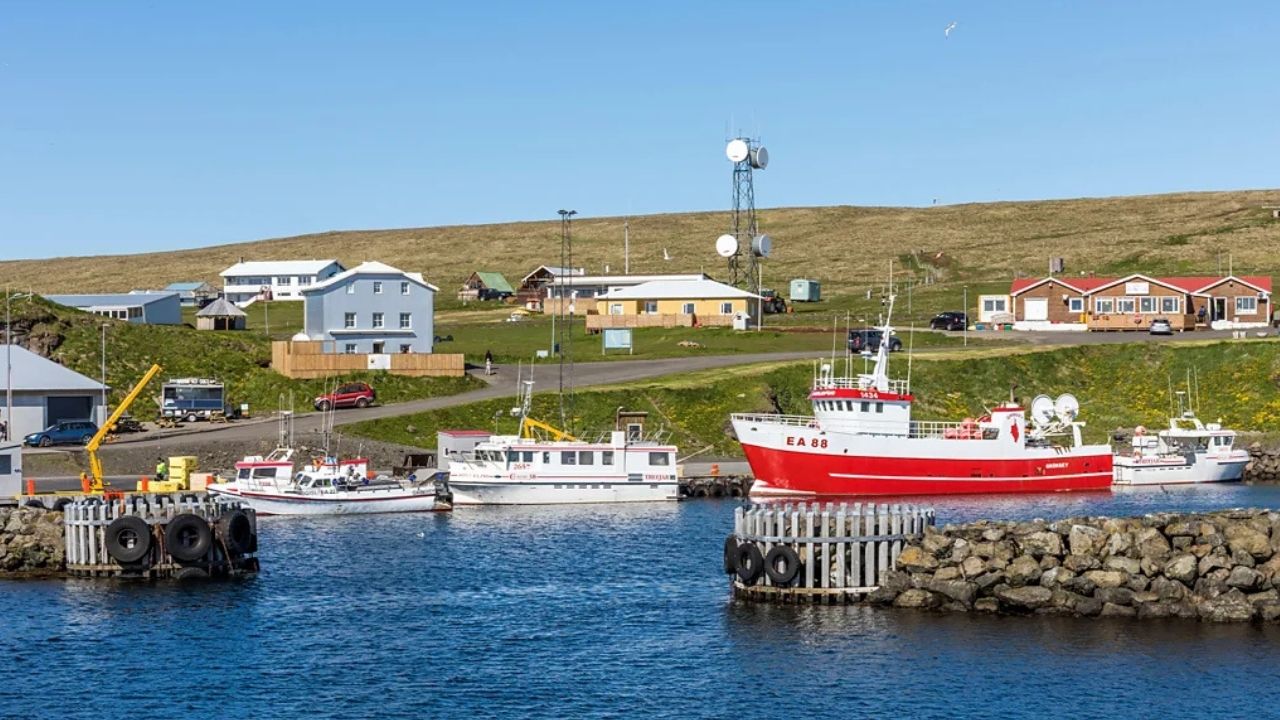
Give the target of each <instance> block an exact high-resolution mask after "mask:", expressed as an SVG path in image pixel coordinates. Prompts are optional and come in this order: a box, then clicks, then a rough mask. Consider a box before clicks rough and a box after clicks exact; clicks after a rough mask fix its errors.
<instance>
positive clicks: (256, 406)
mask: <svg viewBox="0 0 1280 720" xmlns="http://www.w3.org/2000/svg"><path fill="white" fill-rule="evenodd" d="M13 316H14V327H15V342H18V343H19V344H23V345H28V346H31V345H34V346H36V347H37V348H38V347H40V346H41V345H43V346H45V347H48V346H49V345H52V344H54V343H57V347H56V348H55V349H53V351H52V352H51V356H52V358H53V359H55V360H57V361H58V362H60V363H62V364H64V365H66V366H67V367H69V368H71V369H73V370H75V371H77V372H80V373H83V374H85V375H87V376H89V377H91V378H95V379H96V378H98V377H99V376H100V374H101V327H102V324H103V323H105V324H106V325H107V384H108V385H110V386H111V387H112V388H113V389H112V396H111V402H112V404H113V405H114V404H115V403H116V402H117V401H119V399H120V398H121V397H122V396H123V395H124V394H125V393H126V392H127V391H128V390H129V388H131V387H132V386H133V384H134V383H135V382H137V380H138V379H139V378H141V376H142V374H143V373H144V372H146V370H147V368H148V367H150V365H151V363H153V362H155V363H160V365H161V366H163V367H164V372H163V373H162V374H161V375H160V377H159V379H158V380H156V381H153V382H152V384H151V386H150V387H149V388H148V390H147V392H146V393H144V395H143V396H142V398H141V399H139V401H138V402H137V404H135V405H134V408H133V410H132V413H133V414H134V415H135V416H137V417H140V418H148V417H151V416H152V415H154V413H155V411H156V409H157V405H156V400H155V398H156V397H157V396H158V395H159V389H160V383H161V382H163V380H164V379H165V378H173V377H214V378H218V379H220V380H222V381H223V383H225V384H226V386H227V397H228V400H229V401H231V402H234V403H236V404H239V403H249V406H250V411H251V412H255V413H261V412H263V411H272V410H275V409H276V408H277V407H278V406H279V403H280V401H281V398H282V396H283V398H284V399H285V400H286V402H287V401H288V398H289V396H290V393H292V397H293V402H294V407H295V409H297V410H308V409H310V406H311V403H310V401H311V399H312V398H313V397H314V396H315V395H316V394H318V393H319V392H321V391H322V390H323V388H324V387H325V386H326V383H325V381H323V380H290V379H288V378H286V377H284V376H282V375H279V374H277V373H275V372H274V371H272V370H270V369H269V368H268V367H267V366H268V364H269V362H270V360H271V350H270V347H269V345H268V341H267V339H266V338H265V337H263V336H262V335H258V334H256V333H249V332H205V331H196V330H194V329H191V328H188V327H185V326H176V327H175V326H167V327H166V326H156V325H137V324H132V323H127V322H123V321H118V320H103V319H101V318H98V317H96V316H93V315H89V314H87V313H83V312H80V311H77V310H71V309H68V308H64V307H61V306H58V305H54V304H52V303H49V302H46V301H44V300H43V299H39V298H37V299H31V298H27V297H22V298H21V299H19V298H15V299H14V302H13ZM351 377H353V378H356V379H365V380H368V381H370V382H371V383H373V384H374V386H375V387H376V388H377V390H378V397H379V399H380V400H382V401H384V402H395V401H399V400H409V399H414V398H422V397H431V396H434V395H448V394H454V393H458V392H462V391H464V390H469V389H472V388H475V387H478V386H480V384H481V383H480V382H479V381H477V380H475V379H473V378H470V377H465V378H405V377H395V376H390V375H385V374H376V375H375V374H372V373H368V374H361V375H355V376H351ZM330 384H331V383H330Z"/></svg>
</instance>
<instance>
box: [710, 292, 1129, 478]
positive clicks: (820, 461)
mask: <svg viewBox="0 0 1280 720" xmlns="http://www.w3.org/2000/svg"><path fill="white" fill-rule="evenodd" d="M892 313H893V297H892V296H890V298H889V305H888V313H887V315H886V320H885V324H884V326H883V327H882V332H883V333H884V335H883V336H884V337H889V336H890V334H891V333H892V331H893V328H892V327H891V325H890V321H889V318H891V317H892ZM888 353H889V348H888V343H881V344H880V348H879V351H878V352H877V354H876V355H875V364H874V367H873V369H871V370H870V371H869V372H863V373H859V374H854V373H852V372H851V368H850V366H851V364H852V359H851V358H850V359H847V360H846V372H845V375H844V376H839V377H838V376H836V375H835V373H834V371H833V365H834V361H833V362H831V363H826V362H824V363H822V365H821V366H820V367H818V368H817V369H816V371H815V373H814V380H813V385H812V391H811V392H810V393H809V400H810V402H811V403H812V405H813V414H812V415H779V414H768V415H762V414H735V415H733V416H732V422H733V429H734V432H735V433H736V434H737V437H738V441H739V442H740V443H741V444H742V449H743V452H744V453H745V454H746V456H747V461H748V462H749V463H750V465H751V470H752V472H753V473H754V475H755V478H756V480H755V483H754V484H753V485H752V488H751V495H752V496H753V497H770V496H816V495H944V494H964V493H1030V492H1060V491H1073V490H1106V489H1109V488H1110V487H1111V481H1112V472H1113V470H1112V453H1111V448H1110V447H1109V446H1108V445H1087V444H1085V443H1084V442H1083V439H1082V438H1081V428H1082V427H1083V426H1084V423H1083V422H1079V421H1078V420H1077V417H1078V415H1079V411H1080V404H1079V402H1078V401H1077V400H1076V399H1075V397H1073V396H1071V395H1069V394H1065V395H1062V396H1060V397H1059V398H1058V399H1057V401H1056V402H1055V401H1053V400H1051V399H1049V398H1048V397H1046V396H1040V397H1038V398H1036V400H1035V402H1033V404H1032V408H1031V418H1030V422H1028V418H1027V411H1026V410H1025V409H1024V408H1022V407H1021V406H1020V405H1019V404H1018V403H1017V402H1015V401H1014V399H1013V397H1012V393H1010V395H1011V397H1010V401H1009V402H1006V403H1002V404H1000V405H998V406H996V407H994V408H992V409H991V410H990V411H989V412H988V413H987V414H985V415H983V416H981V417H972V418H966V419H964V420H963V421H960V422H934V421H920V420H914V419H912V416H911V410H912V403H913V402H914V400H915V398H914V396H913V395H912V393H911V387H910V371H909V370H908V379H907V380H901V379H891V378H890V377H889V375H888V369H889V354H888ZM908 362H910V360H908ZM909 367H910V366H908V368H909Z"/></svg>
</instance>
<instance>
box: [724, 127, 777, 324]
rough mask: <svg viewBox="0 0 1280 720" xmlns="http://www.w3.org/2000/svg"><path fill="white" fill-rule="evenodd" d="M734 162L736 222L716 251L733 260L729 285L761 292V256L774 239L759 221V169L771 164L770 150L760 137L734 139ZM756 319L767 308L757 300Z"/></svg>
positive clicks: (730, 151)
mask: <svg viewBox="0 0 1280 720" xmlns="http://www.w3.org/2000/svg"><path fill="white" fill-rule="evenodd" d="M724 154H725V156H726V157H728V158H729V162H731V163H733V222H732V225H731V226H730V231H729V232H728V233H725V234H724V235H721V236H720V237H719V238H717V239H716V253H718V254H719V255H720V257H723V258H726V259H727V260H728V261H729V284H730V285H733V286H735V287H741V288H743V289H745V290H746V291H747V292H750V293H752V294H755V295H759V294H760V259H761V258H766V257H769V253H770V252H771V251H772V250H773V240H772V239H771V238H770V237H769V236H768V235H762V234H760V232H759V227H758V225H757V224H756V191H755V184H754V182H753V179H752V173H753V171H755V170H764V169H765V168H766V167H768V166H769V151H768V150H766V149H765V148H764V146H763V145H761V144H760V141H759V140H756V139H751V138H734V139H733V140H730V141H729V144H728V145H727V146H726V147H725V149H724ZM755 310H756V312H755V313H753V315H754V317H753V320H755V322H757V323H759V321H760V313H761V311H762V310H763V308H761V307H760V305H759V302H758V301H757V302H756V308H755Z"/></svg>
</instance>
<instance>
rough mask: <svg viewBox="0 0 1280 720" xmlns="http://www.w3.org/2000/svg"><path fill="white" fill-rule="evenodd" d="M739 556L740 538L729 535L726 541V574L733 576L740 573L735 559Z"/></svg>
mask: <svg viewBox="0 0 1280 720" xmlns="http://www.w3.org/2000/svg"><path fill="white" fill-rule="evenodd" d="M737 555H738V538H736V537H734V536H733V533H729V534H728V535H727V536H725V539H724V574H725V575H732V574H734V573H736V572H738V566H737V564H736V562H735V558H736V557H737Z"/></svg>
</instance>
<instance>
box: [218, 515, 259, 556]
mask: <svg viewBox="0 0 1280 720" xmlns="http://www.w3.org/2000/svg"><path fill="white" fill-rule="evenodd" d="M218 534H219V535H221V536H222V541H223V542H224V543H226V544H227V550H228V551H229V552H230V553H231V555H232V556H233V557H238V556H240V555H247V554H248V553H250V552H253V550H252V549H251V548H253V547H254V546H255V545H257V543H256V542H254V537H253V523H252V522H250V520H249V515H248V513H246V512H245V511H243V510H238V509H237V510H232V511H231V512H230V513H228V514H227V515H226V516H225V517H223V518H222V519H221V520H219V521H218Z"/></svg>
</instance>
